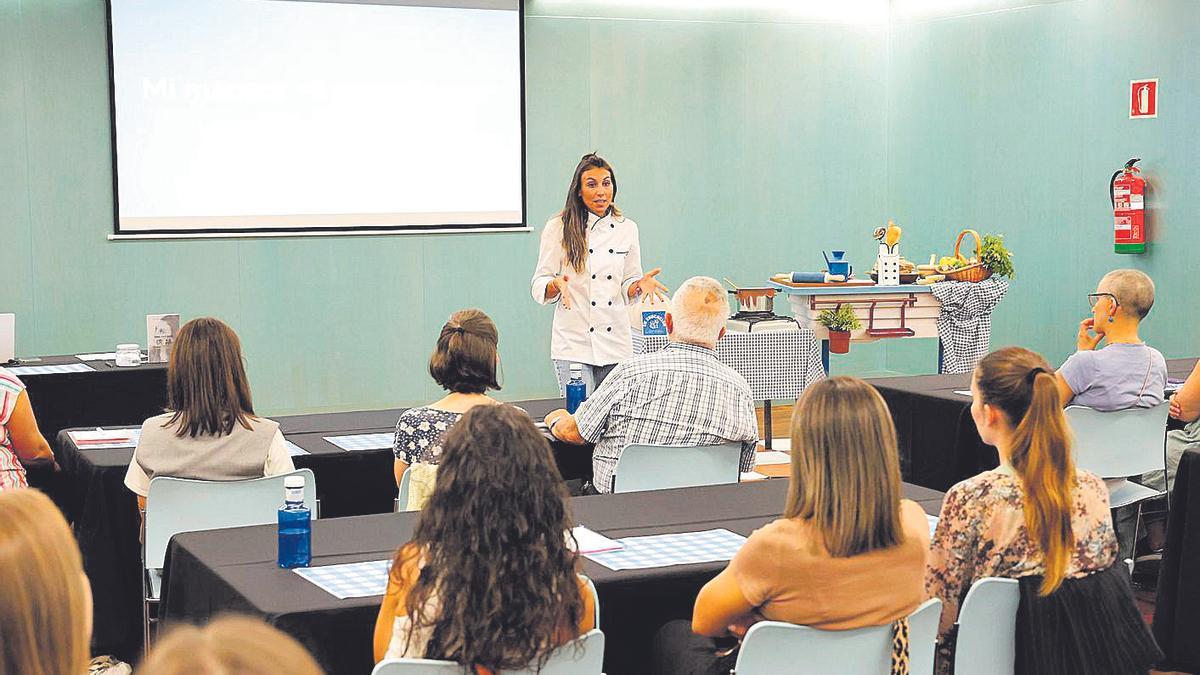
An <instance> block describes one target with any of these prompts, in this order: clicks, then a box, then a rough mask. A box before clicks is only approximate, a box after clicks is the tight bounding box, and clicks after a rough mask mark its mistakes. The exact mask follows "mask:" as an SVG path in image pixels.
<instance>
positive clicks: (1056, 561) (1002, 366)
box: [976, 347, 1076, 596]
mask: <svg viewBox="0 0 1200 675" xmlns="http://www.w3.org/2000/svg"><path fill="white" fill-rule="evenodd" d="M976 386H977V388H978V389H979V392H980V396H982V398H983V400H984V402H985V403H988V404H991V405H995V406H998V407H999V408H1000V409H1001V410H1003V411H1004V412H1005V414H1006V415H1008V418H1009V420H1010V421H1012V422H1013V423H1014V424H1015V428H1014V430H1013V435H1012V439H1011V441H1012V449H1011V456H1010V461H1011V462H1012V468H1013V470H1014V471H1015V472H1016V474H1017V477H1018V478H1019V479H1020V480H1021V485H1022V487H1023V488H1024V493H1025V505H1024V512H1025V528H1026V530H1028V532H1029V537H1030V539H1032V540H1033V541H1034V542H1035V543H1036V544H1037V545H1038V547H1039V548H1040V549H1041V551H1042V558H1043V565H1044V567H1045V570H1046V571H1045V573H1044V574H1043V576H1042V585H1041V588H1040V589H1039V591H1038V592H1039V594H1040V595H1043V596H1044V595H1049V594H1051V593H1053V592H1054V591H1055V590H1056V589H1057V588H1058V587H1059V586H1060V585H1061V584H1062V581H1063V579H1064V578H1065V577H1066V573H1067V566H1068V565H1069V563H1070V559H1071V550H1072V549H1073V548H1074V542H1075V536H1074V532H1072V530H1071V508H1072V501H1073V499H1074V493H1075V484H1076V481H1075V461H1074V459H1073V458H1072V456H1071V432H1070V427H1068V426H1067V420H1066V417H1065V416H1064V415H1063V411H1062V402H1061V399H1060V398H1059V393H1058V385H1057V382H1056V380H1055V377H1054V373H1053V372H1052V371H1051V369H1050V366H1049V364H1048V363H1046V360H1045V359H1043V358H1042V357H1041V356H1038V355H1037V354H1035V353H1033V352H1031V351H1029V350H1028V349H1021V348H1019V347H1007V348H1005V349H1001V350H999V351H996V352H993V353H991V354H989V355H988V356H987V357H985V358H984V359H983V361H981V362H980V363H979V367H978V369H977V370H976Z"/></svg>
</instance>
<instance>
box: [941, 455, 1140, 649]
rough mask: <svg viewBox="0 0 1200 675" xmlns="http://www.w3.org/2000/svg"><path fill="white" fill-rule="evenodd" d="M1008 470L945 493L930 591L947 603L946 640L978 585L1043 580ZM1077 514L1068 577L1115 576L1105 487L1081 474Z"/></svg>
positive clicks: (1113, 541)
mask: <svg viewBox="0 0 1200 675" xmlns="http://www.w3.org/2000/svg"><path fill="white" fill-rule="evenodd" d="M1009 471H1011V470H1008V471H1006V470H1005V469H1003V468H1001V469H997V470H994V471H987V472H984V473H981V474H979V475H978V476H975V477H973V478H968V479H967V480H965V481H963V482H961V483H959V484H957V485H955V486H954V487H952V488H950V491H949V492H947V493H946V498H945V500H944V501H943V502H942V513H941V517H940V519H939V520H938V524H937V529H936V530H935V531H934V534H933V541H932V542H931V544H930V556H929V566H928V568H927V569H926V571H925V591H926V593H927V594H928V595H929V597H932V598H940V599H941V600H942V622H941V625H940V628H939V634H940V635H942V636H946V634H947V633H949V632H950V629H951V628H952V627H953V625H954V622H955V621H956V620H957V619H958V609H959V605H960V604H961V603H962V599H963V597H964V596H966V594H967V591H968V590H970V588H971V584H972V583H974V582H975V581H976V580H978V579H982V578H984V577H1004V578H1008V579H1015V578H1018V577H1024V576H1030V575H1038V574H1043V573H1044V572H1045V568H1044V567H1043V564H1042V563H1043V561H1042V554H1041V551H1040V550H1039V547H1038V545H1037V544H1036V543H1034V542H1033V541H1032V540H1031V539H1030V538H1029V532H1028V531H1027V530H1026V529H1025V515H1024V512H1023V505H1024V491H1023V488H1022V485H1021V481H1020V479H1019V478H1017V477H1016V476H1014V475H1012V474H1011V473H1009ZM1076 481H1077V487H1076V489H1075V495H1074V505H1073V507H1072V511H1071V531H1072V532H1073V533H1074V535H1075V542H1076V543H1075V551H1074V552H1073V553H1072V554H1071V558H1070V560H1069V561H1068V564H1067V577H1069V578H1077V577H1084V576H1087V575H1088V574H1090V573H1092V572H1096V571H1099V570H1102V569H1106V568H1108V567H1109V566H1110V565H1112V564H1113V561H1114V560H1116V557H1117V539H1116V535H1115V533H1114V532H1113V525H1112V516H1111V514H1110V513H1109V506H1108V489H1107V488H1106V487H1105V486H1104V481H1102V480H1100V479H1099V478H1097V477H1096V476H1095V475H1093V474H1090V473H1088V472H1086V471H1083V470H1078V471H1076ZM948 656H949V653H948V651H943V650H942V649H940V648H939V653H938V662H939V663H938V666H939V667H938V669H937V670H938V672H947V670H946V669H947V668H948V663H945V661H948Z"/></svg>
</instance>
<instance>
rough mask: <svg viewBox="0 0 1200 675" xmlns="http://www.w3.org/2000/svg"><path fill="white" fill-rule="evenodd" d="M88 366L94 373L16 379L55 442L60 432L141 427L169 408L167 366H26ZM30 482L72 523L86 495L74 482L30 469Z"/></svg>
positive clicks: (46, 359) (47, 359)
mask: <svg viewBox="0 0 1200 675" xmlns="http://www.w3.org/2000/svg"><path fill="white" fill-rule="evenodd" d="M77 363H85V364H86V365H87V366H88V367H90V368H92V369H93V370H92V371H91V372H81V373H54V374H48V375H18V376H17V377H20V378H21V381H22V382H24V383H25V388H26V391H27V393H28V394H29V402H30V404H31V405H32V406H33V413H34V415H35V416H36V417H37V421H38V427H39V428H40V429H41V431H42V435H43V436H45V437H46V440H48V441H50V443H51V444H53V443H54V439H55V437H56V436H58V432H59V431H61V430H63V429H69V428H72V427H97V426H104V425H110V426H118V425H127V424H141V422H142V420H144V419H146V418H147V417H152V416H154V415H158V414H159V413H161V412H162V411H163V409H164V408H165V407H166V405H167V365H166V364H165V363H154V364H143V365H140V366H130V367H128V368H118V367H117V366H116V365H115V364H114V363H113V362H112V361H87V362H83V361H80V360H79V359H77V358H75V357H74V356H43V357H41V359H40V360H37V361H28V360H27V361H26V362H23V363H22V364H21V365H22V366H57V365H68V364H77ZM29 482H30V484H31V485H33V486H34V487H37V488H40V489H42V490H44V491H45V492H46V493H47V494H49V495H50V497H51V498H52V499H54V501H55V503H57V504H58V506H59V508H61V509H62V511H63V514H64V515H65V516H66V517H67V519H68V520H74V518H75V517H76V516H77V514H78V512H79V508H80V505H81V503H82V498H83V496H82V495H81V494H79V493H78V492H76V491H75V490H74V487H75V484H74V481H71V480H69V479H66V478H64V477H63V476H61V475H58V474H54V473H53V472H52V471H50V470H49V467H46V468H44V469H43V468H32V469H31V470H30V471H29Z"/></svg>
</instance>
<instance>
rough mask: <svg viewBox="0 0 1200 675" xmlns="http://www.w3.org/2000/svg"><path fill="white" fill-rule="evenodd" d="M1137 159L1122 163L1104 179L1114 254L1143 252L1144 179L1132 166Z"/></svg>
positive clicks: (1144, 246)
mask: <svg viewBox="0 0 1200 675" xmlns="http://www.w3.org/2000/svg"><path fill="white" fill-rule="evenodd" d="M1140 161H1141V159H1139V158H1136V157H1135V158H1134V159H1131V160H1129V161H1128V162H1125V168H1124V169H1121V170H1120V171H1118V172H1116V173H1114V174H1113V175H1112V179H1111V180H1109V182H1108V199H1109V201H1111V202H1112V207H1113V245H1114V248H1115V249H1116V252H1117V253H1145V252H1146V201H1145V198H1146V179H1145V178H1142V177H1141V176H1139V175H1137V174H1138V171H1139V169H1138V168H1137V167H1136V166H1134V164H1137V163H1138V162H1140Z"/></svg>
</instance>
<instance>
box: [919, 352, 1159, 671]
mask: <svg viewBox="0 0 1200 675" xmlns="http://www.w3.org/2000/svg"><path fill="white" fill-rule="evenodd" d="M971 392H972V394H973V398H974V401H973V403H972V404H971V416H972V417H974V419H975V425H976V426H977V427H978V429H979V435H980V438H982V439H983V441H984V442H985V443H987V444H989V445H993V446H995V447H996V450H997V452H998V453H999V455H1000V467H999V468H997V469H994V470H992V471H987V472H984V473H982V474H979V475H978V476H975V477H973V478H968V479H967V480H965V481H963V482H961V483H959V484H957V485H955V486H954V487H952V488H950V491H949V492H948V493H946V498H945V501H944V502H943V504H942V512H941V518H940V520H939V521H938V524H937V529H936V531H935V532H934V535H933V541H932V544H931V546H930V549H931V550H930V558H929V567H928V569H927V571H926V575H925V589H926V591H927V592H928V593H929V595H930V596H931V597H937V598H941V600H942V602H943V603H944V604H943V611H942V621H941V625H940V630H939V634H940V638H939V643H940V646H939V650H938V672H940V673H945V672H949V669H950V661H951V658H950V657H951V653H952V645H951V643H952V639H953V636H952V635H951V633H952V630H951V629H952V628H953V626H954V623H955V621H956V620H957V618H958V612H959V606H960V604H961V602H962V599H963V597H964V596H965V595H966V593H967V591H968V590H970V588H971V584H973V583H974V582H975V581H977V580H979V579H983V578H985V577H1006V578H1011V579H1019V578H1023V577H1029V579H1028V580H1027V581H1032V582H1034V585H1033V586H1032V587H1031V588H1032V591H1033V593H1032V595H1033V597H1034V598H1048V597H1053V596H1054V595H1057V596H1060V597H1061V596H1062V595H1063V593H1062V592H1061V590H1060V589H1063V588H1064V584H1070V583H1071V581H1070V580H1075V579H1083V578H1090V577H1091V575H1093V573H1096V572H1102V571H1105V570H1109V569H1110V568H1112V567H1113V563H1114V562H1115V561H1116V557H1117V540H1116V537H1115V535H1114V533H1113V526H1112V518H1111V516H1110V514H1109V507H1108V490H1107V489H1106V488H1105V486H1104V481H1102V480H1100V479H1099V478H1097V477H1096V476H1095V475H1093V474H1090V473H1088V472H1086V471H1083V470H1080V469H1076V468H1075V462H1074V460H1073V459H1072V452H1071V440H1070V434H1069V431H1068V427H1067V422H1066V418H1065V417H1064V416H1063V412H1062V400H1061V398H1060V397H1059V392H1058V386H1057V382H1056V379H1055V375H1054V371H1053V370H1052V369H1051V368H1050V365H1049V364H1048V363H1046V360H1045V359H1043V358H1042V357H1041V356H1038V355H1037V354H1035V353H1033V352H1031V351H1029V350H1027V349H1021V348H1019V347H1008V348H1005V349H1001V350H999V351H996V352H993V353H991V354H989V355H988V356H986V357H984V359H983V360H982V361H981V362H980V363H979V366H978V367H977V368H976V369H975V376H974V378H973V379H972V382H971ZM1114 571H1119V570H1115V569H1114ZM1121 573H1122V574H1123V572H1121ZM1109 576H1110V575H1108V574H1105V575H1103V578H1101V575H1095V577H1096V580H1098V581H1100V582H1103V583H1104V584H1109V585H1106V586H1105V587H1104V588H1102V589H1100V591H1099V593H1097V594H1096V595H1097V597H1095V598H1094V600H1095V602H1097V603H1100V605H1099V606H1097V607H1096V608H1094V609H1095V610H1096V611H1085V612H1082V615H1083V617H1084V621H1085V625H1083V626H1082V627H1081V631H1082V633H1091V634H1092V635H1099V634H1103V633H1105V631H1109V630H1111V629H1113V627H1114V626H1116V627H1118V628H1121V629H1123V630H1127V631H1132V632H1127V633H1122V635H1123V636H1125V637H1124V638H1123V639H1122V640H1121V641H1118V642H1116V644H1113V645H1109V646H1110V647H1111V648H1112V649H1114V650H1117V649H1120V650H1122V651H1124V652H1126V653H1127V654H1128V655H1130V658H1134V659H1140V658H1143V655H1144V651H1141V650H1139V649H1138V648H1139V647H1143V646H1144V642H1139V640H1148V639H1149V635H1148V633H1147V631H1146V628H1145V624H1144V622H1142V621H1141V619H1140V617H1139V616H1138V615H1137V609H1136V606H1135V605H1134V604H1133V596H1132V593H1131V592H1130V591H1129V585H1128V580H1127V578H1126V577H1121V578H1119V579H1117V580H1116V581H1113V580H1112V579H1110V578H1109ZM1111 584H1117V586H1113V585H1111ZM1120 584H1123V589H1124V590H1123V591H1122V590H1121V587H1120ZM1026 588H1029V586H1028V584H1023V585H1022V589H1023V590H1024V589H1026ZM1056 591H1059V593H1057V594H1056ZM1066 595H1068V596H1070V597H1071V598H1077V597H1078V594H1076V593H1073V592H1072V593H1067V594H1066ZM1100 596H1103V597H1100ZM1022 605H1023V608H1024V607H1025V595H1024V594H1023V596H1022ZM1114 613H1116V614H1118V615H1119V616H1117V617H1116V618H1114ZM1092 624H1098V625H1097V626H1093V625H1092ZM1139 625H1140V628H1139ZM1021 629H1022V627H1021V626H1020V625H1019V626H1018V630H1021ZM1139 630H1140V632H1138V631H1139ZM1045 637H1046V640H1051V641H1052V642H1053V644H1050V643H1048V642H1047V641H1046V640H1043V639H1041V638H1039V639H1038V640H1035V642H1038V644H1039V645H1041V646H1043V647H1045V648H1046V649H1048V650H1051V651H1055V652H1063V651H1071V650H1072V648H1073V646H1075V645H1074V643H1073V642H1072V640H1071V639H1070V637H1072V636H1062V635H1057V634H1056V635H1055V636H1054V638H1053V639H1051V638H1049V637H1048V636H1045ZM1126 638H1127V639H1126ZM1022 644H1025V645H1026V646H1028V645H1029V644H1030V643H1029V642H1028V641H1025V642H1024V643H1023V642H1022V640H1021V639H1020V638H1019V639H1018V645H1022ZM1149 644H1150V645H1151V647H1152V646H1153V641H1152V640H1151V641H1150V643H1149ZM1076 651H1086V650H1076ZM1101 651H1103V650H1101ZM1043 656H1044V655H1043ZM1088 656H1089V655H1085V656H1082V657H1081V656H1080V655H1079V654H1078V653H1074V654H1073V658H1088ZM1090 656H1099V657H1102V658H1106V659H1110V660H1115V661H1122V658H1123V657H1113V656H1112V655H1110V654H1103V655H1090ZM1021 658H1022V657H1021V655H1018V662H1020V661H1021ZM1039 658H1040V657H1039ZM1122 662H1123V663H1124V664H1125V665H1126V666H1127V665H1128V662H1125V661H1122ZM1144 665H1145V666H1146V667H1143V668H1141V672H1146V670H1147V669H1148V667H1149V665H1150V664H1149V663H1146V664H1144ZM1018 672H1020V670H1019V669H1018ZM1039 672H1058V671H1039ZM1074 672H1106V673H1107V672H1135V670H1125V671H1113V670H1110V669H1108V668H1107V667H1105V668H1102V670H1101V671H1091V670H1087V669H1084V670H1078V671H1074Z"/></svg>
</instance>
